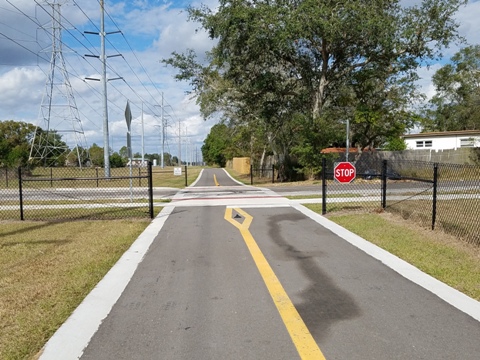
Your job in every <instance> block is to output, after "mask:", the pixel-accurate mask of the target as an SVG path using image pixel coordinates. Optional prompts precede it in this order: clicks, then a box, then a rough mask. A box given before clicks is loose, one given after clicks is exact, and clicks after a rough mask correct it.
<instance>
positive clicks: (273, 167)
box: [272, 164, 275, 184]
mask: <svg viewBox="0 0 480 360" xmlns="http://www.w3.org/2000/svg"><path fill="white" fill-rule="evenodd" d="M272 184H275V165H274V164H272Z"/></svg>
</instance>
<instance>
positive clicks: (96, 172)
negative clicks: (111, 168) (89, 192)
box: [95, 167, 98, 187]
mask: <svg viewBox="0 0 480 360" xmlns="http://www.w3.org/2000/svg"><path fill="white" fill-rule="evenodd" d="M95 174H97V187H98V168H97V167H96V168H95Z"/></svg>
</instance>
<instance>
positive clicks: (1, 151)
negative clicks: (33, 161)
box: [0, 120, 36, 167]
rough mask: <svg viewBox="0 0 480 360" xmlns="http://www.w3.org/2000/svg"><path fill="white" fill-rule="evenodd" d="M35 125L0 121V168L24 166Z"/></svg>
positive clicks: (26, 161)
mask: <svg viewBox="0 0 480 360" xmlns="http://www.w3.org/2000/svg"><path fill="white" fill-rule="evenodd" d="M35 128H36V127H35V125H33V124H29V123H25V122H21V121H13V120H8V121H0V166H7V167H17V166H26V165H27V163H28V159H29V155H30V143H31V141H32V139H33V136H34V134H35Z"/></svg>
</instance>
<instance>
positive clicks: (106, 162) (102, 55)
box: [85, 0, 122, 177]
mask: <svg viewBox="0 0 480 360" xmlns="http://www.w3.org/2000/svg"><path fill="white" fill-rule="evenodd" d="M119 32H120V31H113V32H110V33H106V32H105V7H104V0H100V33H97V32H91V31H85V34H93V35H100V57H99V58H100V62H101V64H102V76H101V79H94V78H88V77H87V78H85V80H95V81H101V83H102V90H103V161H104V168H105V177H110V145H109V143H108V140H109V135H108V100H107V82H108V81H109V80H118V79H121V78H114V79H109V80H107V58H109V57H112V56H122V55H121V54H117V55H112V56H107V55H106V54H105V37H106V35H110V34H115V33H119ZM85 56H88V57H97V58H98V56H95V55H85Z"/></svg>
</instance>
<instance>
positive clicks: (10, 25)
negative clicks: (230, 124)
mask: <svg viewBox="0 0 480 360" xmlns="http://www.w3.org/2000/svg"><path fill="white" fill-rule="evenodd" d="M36 2H37V3H38V4H42V6H39V5H38V4H36ZM36 2H35V0H0V121H2V120H10V119H11V120H16V121H25V122H30V123H34V124H40V123H39V122H40V121H41V120H40V119H41V117H40V116H39V110H40V104H41V103H42V97H43V96H44V94H45V92H46V91H45V84H46V79H47V75H48V74H49V60H50V56H51V46H50V43H51V41H50V40H49V37H48V32H47V31H46V30H48V29H47V28H48V27H50V24H51V18H50V16H49V14H48V13H49V12H50V11H51V8H50V7H49V6H48V5H46V3H45V2H44V1H43V0H36ZM57 2H59V3H62V4H63V5H62V6H61V14H62V26H63V27H64V28H65V30H63V32H62V39H63V43H64V46H63V56H64V59H65V63H66V67H67V71H68V73H69V80H70V83H71V86H72V89H73V94H74V98H75V101H76V105H77V108H78V109H79V116H80V119H81V122H82V126H83V128H84V131H85V134H86V137H87V142H88V144H89V145H91V144H92V143H97V144H98V145H100V146H103V129H102V98H101V96H100V90H101V89H100V83H98V82H91V81H85V80H84V78H85V77H99V76H100V71H101V68H100V61H99V60H98V59H95V58H88V59H86V58H84V57H83V55H85V54H87V53H90V54H98V53H99V48H100V40H99V37H98V36H96V35H85V34H84V33H83V32H84V31H94V32H95V31H98V28H99V27H100V6H99V1H98V0H68V1H67V0H57ZM201 3H204V4H206V5H207V6H209V7H210V8H215V6H216V4H217V0H206V1H201ZM403 3H405V4H413V3H418V1H417V0H404V1H403ZM189 4H192V5H194V6H198V5H200V1H199V2H190V1H188V0H186V1H184V0H180V1H170V2H166V1H158V0H131V1H119V0H105V7H106V11H107V13H106V15H105V24H106V31H107V32H113V31H117V30H121V31H122V34H112V35H109V36H108V38H107V40H108V41H107V43H106V48H107V55H115V54H117V53H121V54H122V56H123V57H112V58H109V59H108V65H109V69H108V70H107V76H108V77H109V78H115V77H122V78H123V80H115V81H110V82H109V84H108V99H109V110H108V112H109V133H110V147H111V148H112V149H113V150H114V151H118V150H119V149H120V148H121V147H122V146H123V145H124V144H125V143H126V130H127V129H126V124H125V119H124V109H125V105H126V101H127V100H128V101H129V102H130V105H131V109H132V114H133V122H132V133H133V139H132V144H133V152H139V153H141V151H142V148H141V133H142V131H141V117H142V116H141V114H142V110H141V109H142V106H143V122H144V129H145V130H144V134H145V135H144V136H145V137H144V139H145V152H146V153H158V152H160V148H161V147H160V126H159V125H160V123H161V121H160V118H159V115H160V114H161V110H160V107H158V106H156V105H160V104H161V94H162V93H163V94H164V100H165V105H166V106H165V115H166V116H165V117H166V119H167V121H168V124H169V126H168V128H167V145H168V146H167V151H168V152H170V153H172V154H173V155H177V152H178V133H179V127H180V129H181V134H182V137H183V141H182V149H183V150H182V152H183V154H185V151H186V149H187V148H188V149H189V151H188V154H189V156H190V157H193V155H192V154H193V153H194V152H195V151H196V150H197V151H198V152H199V150H200V147H201V145H202V143H203V140H204V139H205V137H206V135H207V134H208V132H209V131H210V128H211V126H212V125H213V124H214V123H215V119H212V120H209V121H204V120H203V119H202V118H201V116H200V114H199V111H198V106H197V105H196V103H195V99H192V98H191V97H190V96H188V95H186V94H185V92H186V91H187V90H188V89H189V88H188V84H186V83H179V82H176V81H175V80H174V79H173V75H174V72H175V71H174V69H171V68H168V67H165V66H164V65H163V64H162V63H160V60H161V59H163V58H167V57H168V56H169V55H170V54H171V52H172V51H177V52H183V51H185V50H186V49H187V48H192V49H194V50H195V51H196V52H197V53H198V54H203V53H204V52H205V51H207V50H209V49H210V48H211V46H212V42H211V41H210V40H209V39H208V37H207V36H206V34H205V33H203V32H201V31H200V32H197V31H195V30H196V29H197V27H198V24H195V23H192V22H188V21H187V14H186V12H185V8H186V6H188V5H189ZM479 14H480V2H479V1H469V2H468V4H467V6H466V7H462V8H461V9H460V11H459V13H458V14H457V19H458V21H459V22H460V32H461V34H462V35H463V36H465V37H466V39H467V41H468V42H469V43H470V44H478V43H480V41H479V38H480V21H478V16H479ZM41 27H44V28H45V29H46V30H42V29H41ZM457 50H458V47H456V46H452V47H451V49H448V50H447V51H445V57H446V58H449V57H450V56H452V55H453V54H454V53H455V52H456V51H457ZM440 66H441V63H438V64H432V65H431V66H430V70H427V69H426V68H422V69H419V75H420V76H421V77H422V80H421V81H420V82H419V84H420V85H421V86H422V89H423V91H424V92H425V93H426V94H427V95H428V96H431V95H432V94H433V87H432V85H431V80H430V78H431V75H432V74H433V73H434V71H435V70H437V69H438V68H439V67H440ZM52 122H53V120H52ZM40 125H41V124H40ZM53 127H54V128H55V126H53ZM186 139H188V141H186ZM187 146H188V147H187ZM182 159H183V160H185V158H184V156H183V155H182Z"/></svg>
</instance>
